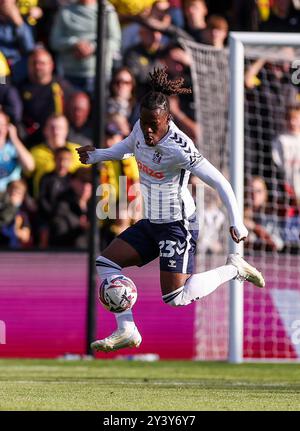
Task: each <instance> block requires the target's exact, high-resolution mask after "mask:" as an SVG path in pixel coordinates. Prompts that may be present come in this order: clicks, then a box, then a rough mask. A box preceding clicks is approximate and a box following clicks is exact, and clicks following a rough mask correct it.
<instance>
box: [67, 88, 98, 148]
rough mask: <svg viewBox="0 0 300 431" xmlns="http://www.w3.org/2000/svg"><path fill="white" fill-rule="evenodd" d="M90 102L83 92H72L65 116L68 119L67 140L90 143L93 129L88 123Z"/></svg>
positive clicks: (82, 143)
mask: <svg viewBox="0 0 300 431" xmlns="http://www.w3.org/2000/svg"><path fill="white" fill-rule="evenodd" d="M90 113H91V102H90V98H89V96H88V95H87V94H86V93H84V92H82V91H81V92H76V93H74V94H72V96H71V97H70V99H69V100H68V102H67V106H66V116H67V118H68V120H69V134H68V141H70V142H76V143H77V144H79V145H92V140H93V136H92V135H93V130H92V127H91V124H90Z"/></svg>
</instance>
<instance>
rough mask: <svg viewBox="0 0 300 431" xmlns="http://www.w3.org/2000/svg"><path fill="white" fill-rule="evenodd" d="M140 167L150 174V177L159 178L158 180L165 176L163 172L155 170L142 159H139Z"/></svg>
mask: <svg viewBox="0 0 300 431" xmlns="http://www.w3.org/2000/svg"><path fill="white" fill-rule="evenodd" d="M137 164H138V168H139V170H140V171H143V172H145V174H148V175H150V177H153V178H157V179H158V180H162V179H163V178H165V175H164V173H163V172H158V171H155V170H154V169H151V168H149V166H147V165H145V164H144V163H142V162H141V161H140V160H137Z"/></svg>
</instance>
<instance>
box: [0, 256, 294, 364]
mask: <svg viewBox="0 0 300 431" xmlns="http://www.w3.org/2000/svg"><path fill="white" fill-rule="evenodd" d="M253 263H254V264H256V265H257V267H258V268H262V269H263V270H264V274H265V277H266V288H265V289H257V288H255V287H253V286H252V285H250V284H248V283H245V288H244V298H245V302H244V356H245V357H246V358H249V359H256V358H274V359H277V358H279V359H299V358H300V276H299V274H300V265H299V257H298V256H277V257H276V258H275V259H274V258H270V259H269V260H265V259H264V260H263V261H260V260H259V259H257V260H254V261H253ZM124 273H125V274H126V275H128V276H130V277H132V279H133V280H134V281H135V283H136V285H137V287H138V293H139V296H138V301H137V303H136V305H135V307H134V316H135V321H136V324H137V326H138V328H139V330H140V332H141V334H142V337H143V343H142V344H141V347H140V348H139V349H134V350H132V349H127V350H122V351H121V352H115V353H109V354H99V355H98V357H99V358H107V359H109V358H114V357H116V356H119V355H120V353H121V354H122V355H132V354H148V353H154V354H158V355H159V357H160V358H162V359H192V358H195V357H197V358H205V359H226V357H227V351H228V337H227V335H226V334H227V330H228V313H227V312H226V310H228V289H227V286H223V287H221V288H220V289H217V291H216V292H214V293H213V294H212V295H209V296H208V297H207V298H205V299H204V301H201V302H199V303H198V304H197V309H196V308H195V305H194V304H193V305H191V306H188V307H180V308H176V309H175V308H172V307H170V306H167V305H165V304H164V303H163V301H162V299H161V292H160V286H159V268H158V262H157V261H155V262H152V263H151V264H149V265H147V266H145V267H143V268H130V269H127V270H125V271H124ZM96 306H97V317H98V322H97V337H99V338H100V337H101V338H102V337H105V336H107V335H108V334H110V333H111V332H112V331H113V330H114V328H115V319H114V315H113V314H112V313H109V312H107V311H106V310H104V308H103V307H102V306H101V305H100V304H98V303H97V305H96ZM86 308H87V255H86V254H84V253H31V252H26V253H21V252H16V253H0V357H28V358H55V357H58V356H62V355H65V354H66V353H71V354H81V355H82V354H84V353H85V331H86ZM214 316H215V317H214ZM216 352H217V355H216ZM218 352H219V353H218Z"/></svg>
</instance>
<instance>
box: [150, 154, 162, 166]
mask: <svg viewBox="0 0 300 431" xmlns="http://www.w3.org/2000/svg"><path fill="white" fill-rule="evenodd" d="M161 157H162V155H161V154H160V152H159V151H155V153H154V154H153V159H152V162H153V163H157V164H159V163H160V161H161Z"/></svg>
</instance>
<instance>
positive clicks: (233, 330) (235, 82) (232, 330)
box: [228, 32, 300, 363]
mask: <svg viewBox="0 0 300 431" xmlns="http://www.w3.org/2000/svg"><path fill="white" fill-rule="evenodd" d="M245 45H247V46H249V45H250V46H251V45H263V46H274V45H276V46H298V47H299V45H300V34H298V33H294V34H285V33H258V32H257V33H252V32H251V33H248V32H231V33H230V35H229V62H230V105H229V106H230V114H229V118H230V132H229V142H230V154H231V157H230V181H231V185H232V187H233V190H234V192H235V195H236V197H237V200H238V204H239V208H240V211H241V213H242V214H243V212H244V97H245V96H244V76H245V70H244V69H245V67H244V57H245V55H244V52H245ZM242 251H243V250H242V245H238V244H234V243H232V242H231V245H230V252H231V253H237V252H239V253H241V252H242ZM243 306H244V303H243V289H242V286H241V285H239V283H238V282H237V281H232V282H231V283H230V313H229V316H230V317H229V355H228V359H229V362H231V363H240V362H243V332H244V331H243V320H244V319H243Z"/></svg>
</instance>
